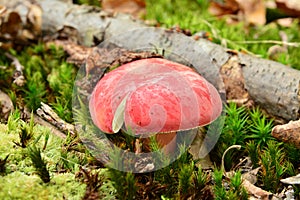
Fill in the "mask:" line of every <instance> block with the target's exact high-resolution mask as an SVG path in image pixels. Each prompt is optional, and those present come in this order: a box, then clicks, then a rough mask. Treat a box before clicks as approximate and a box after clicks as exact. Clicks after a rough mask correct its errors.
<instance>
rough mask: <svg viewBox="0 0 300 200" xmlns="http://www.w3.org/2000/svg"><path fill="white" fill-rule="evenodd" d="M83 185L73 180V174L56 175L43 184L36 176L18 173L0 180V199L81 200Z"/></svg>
mask: <svg viewBox="0 0 300 200" xmlns="http://www.w3.org/2000/svg"><path fill="white" fill-rule="evenodd" d="M84 191H85V185H84V184H81V183H79V182H78V181H76V180H75V176H74V174H68V173H65V174H57V175H55V176H54V177H53V179H52V180H51V182H50V183H48V184H44V183H42V181H41V179H40V178H39V177H38V176H36V175H31V176H28V175H26V174H24V173H22V172H20V171H17V172H13V173H11V174H9V175H7V176H4V177H1V179H0V199H3V200H5V199H28V200H29V199H32V200H35V199H41V200H44V199H45V200H46V199H49V200H51V199H74V200H75V199H81V198H82V196H83V195H84Z"/></svg>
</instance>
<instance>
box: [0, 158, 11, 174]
mask: <svg viewBox="0 0 300 200" xmlns="http://www.w3.org/2000/svg"><path fill="white" fill-rule="evenodd" d="M8 157H9V155H7V156H5V158H4V159H1V158H0V174H4V173H5V164H6V163H7V159H8Z"/></svg>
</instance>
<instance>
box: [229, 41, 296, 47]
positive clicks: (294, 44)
mask: <svg viewBox="0 0 300 200" xmlns="http://www.w3.org/2000/svg"><path fill="white" fill-rule="evenodd" d="M232 42H234V43H237V44H278V45H283V46H291V47H299V46H300V43H299V42H286V41H278V40H257V41H232Z"/></svg>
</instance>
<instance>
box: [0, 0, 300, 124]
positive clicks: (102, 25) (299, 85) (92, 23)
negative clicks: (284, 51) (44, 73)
mask: <svg viewBox="0 0 300 200" xmlns="http://www.w3.org/2000/svg"><path fill="white" fill-rule="evenodd" d="M29 2H32V1H23V0H16V1H10V0H0V5H2V6H3V7H5V8H9V9H12V10H15V11H16V12H17V13H18V14H19V15H20V19H21V20H22V23H23V24H25V25H26V23H28V22H27V21H28V20H26V19H28V17H30V16H31V15H32V14H31V15H28V13H29V11H30V9H29V7H28V5H30V4H34V5H38V7H40V8H41V10H42V18H41V19H42V20H41V21H42V23H41V31H42V33H43V35H44V36H45V35H48V36H49V35H52V36H53V35H54V36H55V35H58V33H62V32H64V31H68V33H71V34H72V37H74V38H75V40H77V41H78V43H79V44H82V45H86V46H93V45H97V44H98V43H99V42H100V41H106V42H105V43H102V47H106V48H108V47H121V48H127V49H130V50H147V51H157V50H159V51H162V52H165V53H166V54H169V55H168V56H169V57H168V56H167V58H170V59H178V58H180V60H179V62H183V63H185V64H186V63H187V64H190V65H192V66H193V67H195V68H196V69H197V70H198V72H199V73H200V74H202V75H203V76H204V77H205V78H206V79H207V80H208V81H210V82H211V83H212V84H214V85H215V86H216V87H217V88H218V89H219V91H221V92H222V91H224V89H225V90H226V94H227V95H228V97H227V98H228V99H237V100H238V99H244V98H246V99H248V98H249V99H252V100H253V101H254V102H255V103H257V104H258V105H260V106H261V107H262V108H264V109H265V110H266V111H267V112H268V113H269V114H271V115H274V116H277V117H280V118H283V119H285V120H295V119H298V118H299V116H300V71H298V70H295V69H292V68H290V67H287V66H285V65H283V64H280V63H277V62H274V61H270V60H265V59H261V58H257V57H254V56H251V55H247V54H243V53H238V52H233V51H230V50H228V49H225V48H223V47H222V46H220V45H217V44H214V43H211V42H210V41H207V40H205V39H199V40H197V41H196V40H194V39H192V38H190V37H188V36H185V35H183V34H181V33H178V32H176V31H170V30H164V29H162V28H146V27H147V26H146V25H145V24H144V23H143V22H141V21H138V20H134V19H132V18H131V17H130V16H128V15H116V16H112V15H111V14H108V13H105V12H103V11H101V10H100V9H99V8H94V7H90V6H83V5H82V6H79V5H73V4H72V3H70V2H68V1H62V0H61V1H59V0H51V1H49V0H39V1H37V2H35V3H29ZM26 6H27V7H26ZM35 9H37V8H36V7H35ZM31 11H32V9H31ZM38 13H39V12H36V15H34V16H35V17H36V18H37V19H36V21H37V22H39V20H38V18H39V14H38ZM1 16H2V18H5V17H3V16H5V13H3V12H2V13H1ZM31 18H32V17H31ZM34 19H35V18H33V20H31V23H32V21H34ZM4 22H5V20H4V21H2V23H1V24H0V25H1V27H2V26H3V24H4ZM25 25H24V26H23V27H26V26H25ZM33 27H35V29H34V30H35V34H36V31H38V30H39V29H38V26H33ZM1 30H3V29H1ZM1 34H2V35H3V33H1ZM174 55H175V56H174ZM223 79H224V82H223V81H222V80H223ZM236 87H238V88H239V89H238V90H236V91H232V88H236ZM241 91H242V92H241Z"/></svg>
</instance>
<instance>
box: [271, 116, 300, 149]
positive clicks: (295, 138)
mask: <svg viewBox="0 0 300 200" xmlns="http://www.w3.org/2000/svg"><path fill="white" fill-rule="evenodd" d="M272 136H273V137H275V138H276V139H278V140H281V141H283V142H287V143H291V144H294V145H295V146H296V147H297V148H299V149H300V120H298V121H290V122H289V123H287V124H284V125H277V126H275V127H274V128H273V129H272Z"/></svg>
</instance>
